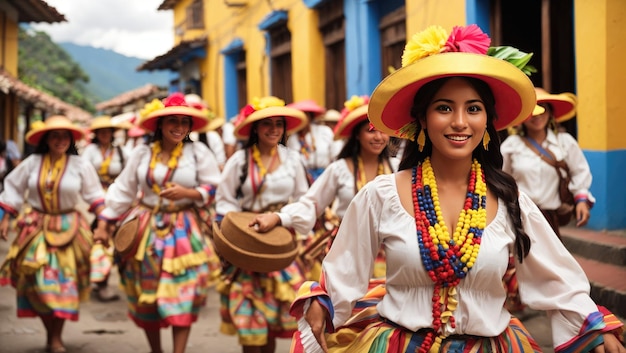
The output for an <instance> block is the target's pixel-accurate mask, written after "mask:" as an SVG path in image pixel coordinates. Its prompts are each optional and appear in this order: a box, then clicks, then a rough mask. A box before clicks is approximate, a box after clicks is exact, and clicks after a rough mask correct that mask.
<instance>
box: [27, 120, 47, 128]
mask: <svg viewBox="0 0 626 353" xmlns="http://www.w3.org/2000/svg"><path fill="white" fill-rule="evenodd" d="M44 127H46V123H44V122H43V121H41V120H37V121H33V122H32V123H30V129H31V130H37V129H41V128H44Z"/></svg>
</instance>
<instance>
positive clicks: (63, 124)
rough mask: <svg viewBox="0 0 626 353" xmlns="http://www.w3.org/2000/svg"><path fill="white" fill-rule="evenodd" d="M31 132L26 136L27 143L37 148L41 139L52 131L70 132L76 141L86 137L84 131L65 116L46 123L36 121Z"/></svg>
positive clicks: (51, 119) (52, 117)
mask: <svg viewBox="0 0 626 353" xmlns="http://www.w3.org/2000/svg"><path fill="white" fill-rule="evenodd" d="M31 126H32V128H31V130H30V131H29V132H28V133H27V134H26V142H28V143H29V144H31V145H34V146H37V145H38V144H39V141H40V140H41V138H42V137H43V136H44V135H45V134H46V133H47V132H48V131H52V130H68V131H69V132H70V133H71V134H72V136H73V137H74V141H78V140H80V139H82V138H83V137H84V136H85V133H84V131H83V129H81V128H80V127H78V126H76V125H74V124H72V122H71V121H70V119H68V118H67V117H65V116H63V115H54V116H51V117H49V118H47V119H46V120H45V121H43V122H41V121H36V122H34V123H33V124H32V125H31Z"/></svg>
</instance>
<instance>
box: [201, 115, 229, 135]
mask: <svg viewBox="0 0 626 353" xmlns="http://www.w3.org/2000/svg"><path fill="white" fill-rule="evenodd" d="M225 123H226V119H224V118H223V117H221V116H215V117H212V118H209V123H208V124H207V126H205V127H204V128H202V130H200V131H198V132H209V131H215V130H217V129H219V128H220V127H222V125H224V124H225Z"/></svg>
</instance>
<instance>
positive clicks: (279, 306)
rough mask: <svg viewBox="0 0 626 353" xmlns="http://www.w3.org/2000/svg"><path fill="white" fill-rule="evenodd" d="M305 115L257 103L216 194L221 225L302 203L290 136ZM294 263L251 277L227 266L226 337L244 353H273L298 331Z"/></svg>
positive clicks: (241, 125)
mask: <svg viewBox="0 0 626 353" xmlns="http://www.w3.org/2000/svg"><path fill="white" fill-rule="evenodd" d="M305 122H306V117H305V116H304V114H303V113H302V112H301V111H299V110H296V109H292V108H288V107H285V103H284V101H283V100H281V99H279V98H276V97H264V98H255V99H254V100H253V101H252V103H251V104H249V105H247V106H246V107H244V108H243V109H242V111H241V114H240V116H239V119H238V121H237V122H236V123H235V126H236V128H235V136H237V138H238V139H240V140H247V142H246V144H245V145H244V147H243V149H241V150H239V151H237V152H235V153H234V154H233V155H232V157H230V159H228V161H227V162H226V165H225V166H224V171H223V173H222V182H221V183H220V186H219V188H218V189H217V194H216V205H215V208H216V212H217V217H218V220H219V219H220V218H221V217H222V216H225V215H226V214H227V213H229V212H241V211H249V212H258V213H260V212H265V211H268V210H276V209H280V207H282V206H283V205H285V204H287V203H289V202H292V201H295V200H297V199H298V198H299V197H300V196H302V195H304V193H305V192H306V190H307V189H308V187H309V184H308V182H307V177H306V171H305V170H304V166H303V165H302V161H301V160H300V156H299V154H298V152H296V151H292V150H290V149H288V148H286V147H285V146H284V142H285V136H286V135H287V134H289V133H293V132H296V131H298V130H299V129H301V128H302V127H303V126H304V124H305ZM302 281H303V278H302V276H301V275H300V272H299V269H298V267H297V266H296V265H295V263H293V264H291V265H289V266H288V267H287V268H285V269H283V270H281V271H273V272H268V273H260V272H252V271H247V270H243V269H240V268H237V267H235V266H233V265H231V264H226V265H225V267H224V269H223V280H222V283H221V285H220V286H219V289H220V295H221V301H220V302H221V310H220V313H221V315H222V326H221V330H222V332H223V333H225V334H237V335H238V336H239V343H240V344H241V345H242V346H243V347H242V351H243V352H244V353H271V352H274V351H275V349H276V338H277V337H278V338H291V336H292V334H293V333H294V332H295V330H296V328H297V326H296V321H295V319H294V318H293V317H291V316H289V314H288V313H287V311H288V310H289V305H290V302H291V300H292V298H295V293H296V290H297V289H298V287H299V286H300V285H301V284H302Z"/></svg>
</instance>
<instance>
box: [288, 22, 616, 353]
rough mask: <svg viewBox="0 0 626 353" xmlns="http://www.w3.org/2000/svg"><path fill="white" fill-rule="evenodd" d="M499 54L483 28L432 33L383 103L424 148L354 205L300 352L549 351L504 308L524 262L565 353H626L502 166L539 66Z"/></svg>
mask: <svg viewBox="0 0 626 353" xmlns="http://www.w3.org/2000/svg"><path fill="white" fill-rule="evenodd" d="M489 44H490V39H489V37H488V36H487V35H486V34H485V33H483V32H482V31H481V30H480V28H478V26H476V25H469V26H466V27H454V28H453V30H452V33H451V34H450V35H448V32H447V31H446V30H445V29H443V28H442V27H439V26H432V27H429V28H428V29H426V30H425V31H423V32H420V33H417V34H416V35H414V36H413V37H412V38H411V40H410V41H409V42H408V43H407V46H406V48H405V51H404V55H403V66H402V68H400V69H398V70H397V71H395V72H394V73H392V74H391V75H389V76H387V77H386V78H385V79H384V80H383V81H382V82H381V83H380V84H379V85H378V87H377V88H376V89H375V91H374V92H373V94H372V97H371V101H370V105H369V111H368V116H369V119H370V121H371V122H372V124H373V125H374V127H375V128H376V129H379V130H382V131H385V132H387V133H388V134H390V135H395V136H399V137H403V138H408V139H411V140H414V141H415V142H411V143H409V144H407V148H406V150H405V153H404V155H403V159H402V162H401V163H400V167H399V169H400V171H399V172H397V173H395V174H393V175H383V176H380V177H378V178H376V179H375V180H373V181H371V182H369V183H368V184H367V185H365V187H364V188H363V189H361V191H359V193H358V194H357V195H356V196H355V197H354V199H353V200H352V202H351V203H350V206H348V210H347V211H346V214H345V215H344V218H343V221H342V223H341V226H340V228H339V233H338V234H337V237H336V238H335V241H334V243H333V246H332V247H331V249H330V252H329V253H328V255H326V258H325V259H324V262H323V268H322V271H323V273H322V277H321V279H320V283H319V284H317V283H312V282H307V283H305V284H304V285H303V286H302V287H301V288H300V291H299V294H300V296H299V298H298V300H296V302H294V304H293V305H292V311H291V312H292V313H293V314H294V315H296V316H297V317H299V318H300V320H299V327H300V332H301V336H300V337H297V338H296V341H294V346H298V343H299V342H302V343H303V344H304V347H305V349H306V352H317V351H324V352H403V353H408V352H420V353H426V352H431V353H435V352H457V351H458V352H538V351H540V348H539V346H538V345H537V343H536V342H535V341H534V340H533V339H532V337H531V336H530V334H529V333H528V331H526V329H525V328H524V326H523V325H522V323H521V322H520V321H519V320H518V319H517V318H515V317H512V316H511V314H510V313H509V312H508V311H507V310H506V309H505V308H504V301H505V299H506V292H505V290H504V288H503V286H502V285H501V281H502V277H503V275H504V273H505V271H506V269H507V266H508V260H509V254H510V253H513V254H514V255H515V258H516V263H515V266H516V268H517V275H518V281H519V283H520V286H519V288H520V295H521V297H522V299H523V301H524V302H525V303H527V304H528V305H529V306H530V307H531V308H535V309H539V310H545V311H546V312H547V314H548V317H549V319H550V323H551V328H552V334H553V342H554V346H555V351H557V352H586V351H593V352H598V353H600V352H611V353H623V352H626V349H625V348H624V347H623V345H622V344H621V343H620V342H619V339H618V336H620V335H621V333H622V329H623V325H622V324H621V323H620V322H619V321H618V320H617V319H615V316H613V315H612V314H610V313H608V312H607V311H606V309H604V308H601V307H598V306H597V305H596V304H595V303H594V302H593V300H592V299H591V298H590V297H589V290H590V289H589V282H588V280H587V278H586V276H585V273H584V272H583V270H582V269H581V268H580V266H579V265H578V263H577V262H576V260H575V259H574V258H573V257H572V256H571V254H570V253H569V252H568V251H567V249H566V248H565V247H564V246H563V244H562V243H561V242H560V241H559V240H558V238H557V237H556V236H555V235H554V232H553V231H552V228H550V225H549V224H548V223H547V221H546V220H545V218H544V217H543V216H542V214H541V212H540V211H539V209H538V208H537V206H536V205H535V204H534V203H533V202H532V201H531V200H530V198H529V197H528V196H527V195H526V194H524V193H520V192H519V191H518V189H517V185H516V184H515V180H514V179H513V178H512V177H511V176H510V175H508V174H507V173H505V172H503V171H502V169H501V168H502V155H501V154H500V150H499V147H500V143H499V140H498V139H497V130H499V129H504V128H506V127H507V126H509V125H514V124H519V123H520V122H521V121H523V120H524V119H526V118H527V117H528V116H529V115H530V114H531V112H532V110H533V108H534V106H535V92H534V88H533V84H532V82H531V81H530V80H529V79H528V77H526V75H525V74H524V72H523V71H522V70H525V69H526V67H525V65H526V63H527V62H528V60H529V59H530V55H525V53H521V52H519V51H517V50H516V49H515V48H510V47H504V48H503V47H500V48H491V49H490V48H489ZM487 54H496V55H497V57H495V56H491V55H487ZM508 60H512V61H513V62H515V63H516V64H517V65H518V67H519V68H518V67H516V65H513V64H511V63H510V62H508ZM520 68H521V69H520ZM381 244H384V246H385V252H386V255H387V276H386V284H385V291H386V293H384V295H379V296H377V298H378V299H379V300H378V301H377V300H375V299H376V298H370V297H369V295H368V294H367V292H368V285H369V279H370V276H371V268H372V264H373V262H374V259H375V258H376V254H377V252H378V249H379V247H380V245H381ZM362 298H365V299H366V300H361V299H362ZM373 304H376V306H372V305H373ZM349 319H350V320H349Z"/></svg>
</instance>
